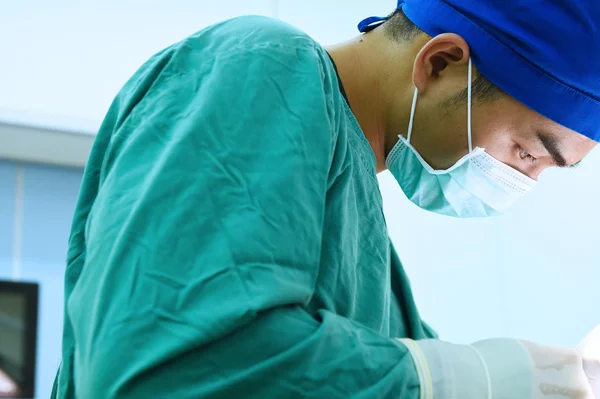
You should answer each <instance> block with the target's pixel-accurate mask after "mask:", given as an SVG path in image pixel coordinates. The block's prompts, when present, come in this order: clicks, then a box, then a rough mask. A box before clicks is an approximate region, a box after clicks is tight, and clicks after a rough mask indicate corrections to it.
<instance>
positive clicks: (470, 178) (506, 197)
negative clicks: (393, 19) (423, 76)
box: [386, 59, 536, 218]
mask: <svg viewBox="0 0 600 399" xmlns="http://www.w3.org/2000/svg"><path fill="white" fill-rule="evenodd" d="M472 73H473V72H472V65H471V60H470V59H469V81H468V111H467V134H468V141H469V153H468V154H467V155H465V156H464V157H462V158H461V159H459V160H458V162H456V164H454V166H452V167H451V168H449V169H446V170H435V169H433V168H432V167H431V166H430V165H429V164H428V163H427V162H425V160H424V159H423V157H421V155H420V154H419V153H418V152H417V151H416V150H415V148H414V147H413V146H412V145H411V144H410V139H411V135H412V130H413V121H414V117H415V110H416V106H417V99H418V95H419V92H418V90H415V95H414V98H413V104H412V109H411V113H410V123H409V125H408V134H407V138H406V139H405V138H404V137H402V136H399V138H400V140H399V141H398V143H397V144H396V145H395V146H394V148H393V149H392V151H391V152H390V154H389V155H388V157H387V159H386V166H387V168H388V169H389V170H390V172H391V173H392V175H393V176H394V177H395V178H396V181H397V182H398V184H399V185H400V188H401V189H402V191H403V192H404V194H406V196H407V197H408V199H410V200H411V201H412V202H413V203H414V204H416V205H417V206H419V207H420V208H422V209H425V210H428V211H431V212H435V213H439V214H442V215H447V216H454V217H461V218H469V217H486V216H493V215H497V214H500V213H502V212H504V211H505V210H506V209H507V208H508V207H509V206H511V205H512V204H513V203H515V202H516V201H517V200H518V199H519V198H521V197H522V196H523V195H525V194H526V193H528V192H529V191H531V189H532V188H533V187H534V186H535V184H536V181H535V180H533V179H531V178H529V177H528V176H526V175H524V174H523V173H521V172H519V171H517V170H515V169H513V168H511V167H510V166H508V165H506V164H504V163H502V162H500V161H498V160H497V159H496V158H494V157H492V156H491V155H490V154H488V153H487V152H485V150H484V149H483V148H479V147H476V148H473V142H472V134H471V95H472V93H471V91H472V90H471V80H472Z"/></svg>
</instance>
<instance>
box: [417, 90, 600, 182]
mask: <svg viewBox="0 0 600 399" xmlns="http://www.w3.org/2000/svg"><path fill="white" fill-rule="evenodd" d="M437 102H438V104H437V105H434V104H432V102H431V101H429V106H425V108H426V109H427V112H426V113H427V114H426V115H425V112H421V115H418V113H417V115H416V116H415V132H414V133H413V143H414V145H415V147H416V148H417V150H419V147H422V148H423V149H427V150H428V151H427V152H428V153H424V154H422V155H423V157H424V158H425V159H426V160H427V161H428V162H429V163H430V165H432V166H433V167H434V168H438V169H445V168H448V167H450V166H452V165H453V164H454V163H455V162H456V161H457V160H458V159H459V158H460V157H462V156H463V155H465V154H466V153H467V152H468V142H467V104H466V103H465V104H464V106H448V105H442V104H443V101H442V100H441V99H439V98H438V101H437ZM417 126H419V127H420V128H417ZM472 129H473V146H474V147H481V148H484V149H485V150H486V152H488V153H489V154H490V155H492V156H493V157H494V158H496V159H498V160H499V161H501V162H503V163H505V164H507V165H509V166H511V167H513V168H514V169H517V170H519V171H520V172H522V173H524V174H526V175H527V176H529V177H531V178H532V179H537V178H538V177H539V175H540V174H541V173H542V172H543V171H544V170H545V169H547V168H550V167H567V166H572V165H576V164H577V163H578V162H580V161H581V160H582V159H583V158H585V156H586V155H587V154H588V153H589V152H590V151H591V150H592V149H593V148H594V147H595V145H596V142H595V141H593V140H591V139H589V138H587V137H585V136H582V135H580V134H577V133H575V132H573V131H572V130H569V129H567V128H565V127H563V126H561V125H559V124H557V123H555V122H553V121H551V120H549V119H548V118H545V117H543V116H542V115H540V114H538V113H536V112H534V111H532V110H531V109H529V108H527V107H526V106H524V105H523V104H521V103H519V102H518V101H516V100H514V99H513V98H511V97H509V96H508V95H502V96H500V97H498V98H497V99H495V100H493V101H491V102H481V103H479V102H477V101H475V102H474V104H473V110H472ZM419 131H421V132H423V133H425V132H426V134H420V133H419Z"/></svg>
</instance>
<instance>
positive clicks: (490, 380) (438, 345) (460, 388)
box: [400, 338, 593, 399]
mask: <svg viewBox="0 0 600 399" xmlns="http://www.w3.org/2000/svg"><path fill="white" fill-rule="evenodd" d="M400 341H401V342H402V343H404V344H405V345H406V346H407V347H408V348H409V350H410V352H411V355H412V356H413V360H414V362H415V366H416V369H417V372H418V374H419V379H420V382H421V394H422V395H421V398H422V399H433V398H435V399H592V398H593V396H592V392H591V390H590V386H589V383H588V379H587V378H586V375H585V373H584V371H583V367H582V358H581V356H580V355H579V353H578V352H577V351H576V350H574V349H567V348H555V347H549V346H542V345H537V344H534V343H531V342H524V341H517V340H513V339H503V338H500V339H490V340H486V341H480V342H477V343H475V344H473V345H454V344H450V343H447V342H443V341H439V340H424V341H411V340H400Z"/></svg>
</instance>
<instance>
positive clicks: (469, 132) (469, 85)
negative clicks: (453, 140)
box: [409, 57, 473, 154]
mask: <svg viewBox="0 0 600 399" xmlns="http://www.w3.org/2000/svg"><path fill="white" fill-rule="evenodd" d="M468 75H469V81H468V82H467V137H468V140H469V154H470V153H472V152H473V136H472V130H471V105H472V95H473V93H472V92H473V87H472V86H473V84H472V83H471V82H472V79H473V64H472V62H471V57H469V73H468ZM409 141H410V139H409Z"/></svg>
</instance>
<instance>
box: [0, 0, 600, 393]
mask: <svg viewBox="0 0 600 399" xmlns="http://www.w3.org/2000/svg"><path fill="white" fill-rule="evenodd" d="M395 4H396V1H395V0H369V1H358V0H345V1H341V0H319V1H316V0H253V1H247V0H228V1H220V2H214V1H207V0H173V1H170V2H166V1H155V0H144V1H141V0H139V1H133V0H131V1H128V0H119V1H117V0H103V1H65V0H54V1H52V2H46V1H41V0H21V1H0V54H2V62H1V63H0V279H14V280H28V281H37V282H39V283H40V285H41V288H40V289H41V291H40V295H41V296H40V306H41V308H40V316H39V335H38V337H39V339H38V360H37V362H38V370H37V376H36V381H37V388H38V389H37V395H36V397H37V398H47V397H49V395H50V390H51V386H52V381H53V377H54V374H55V371H56V368H57V367H58V364H59V361H60V340H61V330H62V321H63V271H64V266H65V254H66V247H67V239H68V234H69V228H70V223H71V218H72V214H73V210H74V207H75V202H76V199H77V193H78V190H79V185H80V182H81V178H82V173H83V167H84V165H85V162H86V159H87V155H88V152H89V149H90V147H91V144H92V142H93V139H94V134H95V132H96V130H97V128H98V127H99V125H100V123H101V121H102V118H103V116H104V114H105V112H106V110H107V109H108V106H109V104H110V102H111V101H112V99H113V97H114V95H115V94H116V93H117V92H118V90H119V89H120V87H121V86H122V84H123V83H124V82H125V81H126V80H127V79H128V78H129V77H130V76H131V75H132V74H133V72H134V71H135V70H136V69H137V68H138V67H139V66H140V65H141V64H142V63H143V62H144V61H145V60H146V59H147V58H149V57H150V56H151V55H152V54H154V53H155V52H157V51H159V50H161V49H162V48H164V47H166V46H168V45H170V44H172V43H173V42H176V41H178V40H180V39H182V38H184V37H185V36H187V35H189V34H191V33H193V32H195V31H197V30H199V29H202V28H203V27H205V26H208V25H210V24H212V23H215V22H218V21H221V20H224V19H227V18H231V17H235V16H238V15H244V14H261V15H266V16H272V17H276V18H280V19H282V20H284V21H287V22H289V23H291V24H293V25H295V26H297V27H299V28H301V29H303V30H305V31H306V32H308V33H309V34H310V35H312V36H313V37H314V38H315V39H316V40H317V41H319V42H320V43H322V44H324V45H328V44H333V43H337V42H340V41H344V40H347V39H349V38H351V37H353V36H355V35H357V30H356V25H357V23H358V22H359V21H360V20H361V19H362V18H364V17H368V16H372V15H385V14H387V13H389V12H391V11H393V9H394V7H395ZM594 172H595V173H594ZM599 172H600V155H599V154H598V152H597V151H596V152H595V153H593V154H592V155H591V156H590V158H589V159H587V160H586V161H585V162H584V163H583V165H582V166H581V167H580V168H578V169H576V170H563V171H551V172H547V173H546V174H544V175H543V176H542V179H541V183H540V185H539V187H538V188H537V189H536V190H535V192H534V193H533V194H532V195H530V196H528V197H527V198H526V199H524V200H523V201H522V202H520V203H519V204H518V205H517V206H515V207H514V208H513V209H511V210H510V211H509V213H508V214H506V215H504V216H502V217H499V218H495V219H492V220H475V221H473V220H467V221H465V220H453V219H447V218H444V217H439V216H435V215H430V214H427V213H425V212H423V211H420V210H419V209H417V208H416V207H415V206H413V205H412V204H410V203H409V202H408V201H407V200H406V198H405V197H404V196H403V194H402V193H401V191H400V189H399V188H398V187H397V185H396V183H395V181H394V180H393V178H392V177H391V175H389V174H388V173H384V174H382V175H381V176H380V181H381V188H382V193H383V196H384V201H385V211H386V215H387V219H388V225H389V228H390V234H391V236H392V239H393V241H394V242H395V244H396V245H397V248H398V252H399V253H400V255H401V258H402V260H403V263H404V265H405V268H406V269H407V272H408V274H409V276H410V277H411V281H412V284H413V289H414V292H415V296H416V298H417V302H418V304H419V307H420V310H421V312H422V315H423V317H424V318H425V319H426V320H427V321H428V322H429V323H430V324H431V325H432V326H433V327H434V328H435V329H436V330H437V331H438V332H439V333H440V334H441V337H442V338H443V339H446V340H450V341H455V342H460V343H467V342H472V341H474V340H478V339H482V338H490V337H496V336H510V337H519V338H525V339H531V340H535V341H539V342H542V343H546V344H554V345H566V346H575V345H576V344H577V343H578V342H579V340H581V339H582V338H583V337H584V336H585V335H586V334H587V332H589V331H590V330H591V329H592V328H593V327H594V326H595V325H597V324H600V311H599V310H598V304H600V290H599V286H598V282H600V243H599V242H598V241H599V240H600V238H599V237H600V235H599V234H598V231H599V228H600V205H599V203H598V198H600V184H598V181H599V180H598V173H599Z"/></svg>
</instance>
